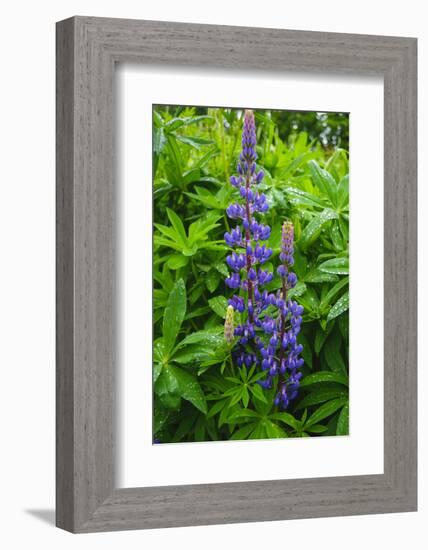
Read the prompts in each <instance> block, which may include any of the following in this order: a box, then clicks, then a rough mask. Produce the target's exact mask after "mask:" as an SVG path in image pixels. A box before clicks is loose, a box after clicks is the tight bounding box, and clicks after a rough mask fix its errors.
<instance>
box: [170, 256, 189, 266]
mask: <svg viewBox="0 0 428 550" xmlns="http://www.w3.org/2000/svg"><path fill="white" fill-rule="evenodd" d="M167 263H168V267H170V268H171V269H174V270H176V269H180V267H184V266H185V265H187V264H188V263H189V258H188V256H183V255H182V254H173V255H172V256H170V257H169V258H168V262H167Z"/></svg>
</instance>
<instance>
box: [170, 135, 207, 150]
mask: <svg viewBox="0 0 428 550" xmlns="http://www.w3.org/2000/svg"><path fill="white" fill-rule="evenodd" d="M175 137H176V139H178V140H179V141H181V142H182V143H186V144H187V145H191V146H192V147H195V149H200V148H201V147H206V146H207V145H212V144H213V143H214V141H213V140H212V139H203V138H199V137H196V136H180V135H177V134H175Z"/></svg>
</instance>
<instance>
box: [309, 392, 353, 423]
mask: <svg viewBox="0 0 428 550" xmlns="http://www.w3.org/2000/svg"><path fill="white" fill-rule="evenodd" d="M347 402H348V398H347V397H339V398H338V399H332V400H331V401H327V403H324V404H323V405H321V406H320V407H319V408H318V409H317V410H316V411H315V412H314V413H313V414H312V415H311V416H310V417H309V418H308V420H307V421H306V423H305V429H307V427H308V426H312V425H314V424H317V423H318V422H320V421H321V420H324V418H327V417H329V416H331V415H332V414H333V413H335V412H336V411H337V410H338V409H340V408H341V407H343V406H344V405H345V404H346V403H347Z"/></svg>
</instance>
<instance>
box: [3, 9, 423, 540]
mask: <svg viewBox="0 0 428 550" xmlns="http://www.w3.org/2000/svg"><path fill="white" fill-rule="evenodd" d="M76 14H78V15H97V16H104V17H128V18H138V19H159V20H171V21H174V20H175V21H185V22H197V23H213V24H230V25H248V26H265V27H282V28H290V29H303V30H319V31H337V32H357V33H372V34H389V35H405V36H417V37H418V38H419V67H420V69H419V70H420V74H419V83H420V88H419V97H420V106H419V128H420V131H419V135H420V154H419V159H420V161H419V162H420V170H419V181H420V211H421V216H420V218H421V221H420V239H419V242H420V249H421V250H420V270H421V271H420V280H421V281H422V283H421V286H420V290H419V296H420V300H421V301H420V303H421V307H420V310H421V313H420V334H421V340H422V336H423V335H424V333H425V332H426V331H427V329H428V325H427V317H426V315H425V313H424V310H423V304H425V303H426V298H427V291H426V286H425V285H424V284H423V282H424V281H425V280H426V279H427V275H428V271H427V259H426V246H424V244H425V243H424V240H425V239H424V238H423V235H424V233H425V231H426V230H427V229H428V228H427V219H426V216H423V215H422V214H423V213H424V211H425V208H426V207H427V198H428V191H427V188H426V185H425V183H424V182H425V181H426V179H427V175H428V167H427V155H428V150H427V143H428V139H427V138H428V130H427V127H428V106H427V103H426V97H427V94H428V81H427V76H428V75H427V63H428V30H427V27H426V17H424V15H425V13H424V3H423V2H421V1H420V0H407V2H406V3H404V4H403V3H402V2H397V1H391V0H390V1H387V0H381V1H379V2H373V1H371V0H358V1H357V0H351V1H348V2H344V1H343V0H340V1H339V0H332V1H328V2H319V1H318V0H306V1H305V2H294V3H289V5H288V3H286V2H280V1H276V2H275V1H274V0H264V1H263V2H260V3H258V2H257V3H256V2H250V1H249V0H246V1H245V0H235V1H234V2H230V1H228V0H216V2H214V3H211V2H204V1H201V0H180V1H177V0H158V1H157V2H152V3H145V4H144V3H143V2H136V1H135V2H133V1H131V0H121V1H120V2H115V1H113V0H69V1H68V2H58V1H54V0H41V1H38V2H31V1H29V0H27V1H20V0H14V2H13V3H12V2H9V3H8V4H4V5H3V8H2V10H1V23H0V25H1V26H0V41H1V46H2V47H1V50H0V51H1V52H2V56H1V58H2V59H1V69H2V72H1V85H0V96H1V101H0V140H1V148H0V151H1V153H2V154H1V156H0V159H1V161H0V182H1V199H0V224H1V226H0V242H1V247H0V251H1V270H0V277H1V284H0V293H1V294H0V319H1V327H0V328H1V330H0V354H1V359H0V365H1V375H2V377H1V385H0V392H1V393H0V421H1V424H0V427H1V429H0V462H1V470H0V472H1V485H0V487H1V492H0V518H1V524H2V526H1V530H0V543H1V545H2V547H3V548H7V549H9V548H21V547H22V548H24V547H29V546H31V547H35V548H43V549H44V550H50V549H56V548H62V549H69V548H73V549H74V548H79V549H82V550H83V549H89V548H90V549H97V548H104V549H108V548H118V547H120V548H123V549H127V548H142V547H145V548H161V549H163V548H168V549H174V550H180V549H184V548H185V549H186V550H191V549H193V548H201V547H203V548H205V549H211V548H217V547H218V546H219V545H222V546H226V547H227V548H229V547H230V548H233V547H234V546H237V547H241V548H242V547H244V548H245V549H246V550H251V549H253V548H254V549H256V548H260V547H287V548H297V547H298V548H301V549H302V550H306V549H311V548H317V550H323V549H327V548H328V549H329V550H335V549H340V550H343V548H346V549H347V550H348V549H349V550H353V549H357V548H358V549H360V548H361V546H362V545H364V546H368V547H369V548H375V547H376V546H377V545H380V544H381V545H382V547H387V548H389V549H390V550H395V549H401V548H403V547H406V546H407V547H408V546H411V547H412V548H422V547H423V546H424V544H425V543H424V542H423V541H424V540H426V528H425V527H426V522H427V520H428V503H427V497H428V482H427V473H426V469H424V468H423V467H421V468H420V497H419V500H420V504H419V512H418V513H412V514H395V515H384V516H363V517H353V518H331V519H316V520H298V521H290V522H275V523H264V524H262V523H257V524H241V525H229V526H212V527H195V528H180V529H168V530H158V531H145V532H141V531H133V532H126V533H105V534H94V535H80V536H76V535H75V536H73V535H70V534H68V533H65V532H62V531H60V530H58V529H55V528H54V527H53V506H54V388H55V386H54V326H55V323H54V158H55V157H54V94H55V85H54V62H55V56H54V31H55V28H54V23H55V21H57V20H60V19H63V18H66V17H69V16H70V15H76ZM422 248H424V250H422ZM421 348H422V346H421ZM426 362H427V354H426V352H425V351H424V349H421V350H420V366H421V368H420V377H419V388H420V390H419V393H420V396H421V399H420V411H419V424H420V426H422V429H421V430H420V439H419V450H420V458H419V463H420V464H421V465H423V464H424V463H425V464H426V463H427V461H428V446H427V435H426V434H427V430H426V429H424V426H426V420H427V416H428V405H427V401H426V399H423V396H424V395H425V392H426V389H427V381H428V375H427V373H426V370H425V369H424V365H425V364H426ZM417 538H419V539H420V541H421V542H417Z"/></svg>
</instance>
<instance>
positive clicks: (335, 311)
mask: <svg viewBox="0 0 428 550" xmlns="http://www.w3.org/2000/svg"><path fill="white" fill-rule="evenodd" d="M348 308H349V292H345V294H343V296H341V297H340V298H339V299H338V300H337V302H336V303H335V304H334V306H333V307H332V308H331V309H330V311H329V314H328V315H327V321H332V320H333V319H336V317H338V316H339V315H341V314H342V313H343V312H344V311H347V309H348Z"/></svg>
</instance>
